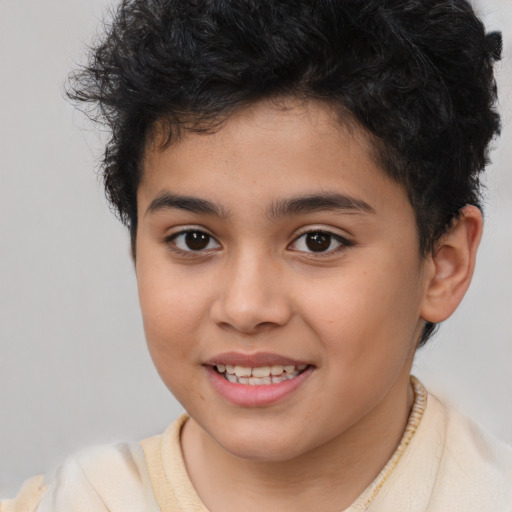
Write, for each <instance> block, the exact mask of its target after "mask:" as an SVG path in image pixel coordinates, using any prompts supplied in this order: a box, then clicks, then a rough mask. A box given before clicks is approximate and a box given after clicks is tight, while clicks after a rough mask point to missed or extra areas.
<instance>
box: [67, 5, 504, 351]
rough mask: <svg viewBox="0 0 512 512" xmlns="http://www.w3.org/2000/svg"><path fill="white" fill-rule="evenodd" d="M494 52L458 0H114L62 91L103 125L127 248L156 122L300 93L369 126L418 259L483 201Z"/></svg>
mask: <svg viewBox="0 0 512 512" xmlns="http://www.w3.org/2000/svg"><path fill="white" fill-rule="evenodd" d="M500 55H501V34H499V33H496V32H493V33H491V34H487V35H486V33H485V30H484V27H483V24H482V23H481V21H480V20H479V19H478V18H477V16H476V15H475V13H474V11H473V9H472V7H471V5H470V4H469V3H468V2H467V1H466V0H450V1H446V0H347V1H340V0H123V1H122V2H121V4H120V5H119V7H118V8H117V10H116V11H115V12H114V13H113V17H112V20H111V22H110V23H109V24H108V25H107V27H106V32H105V34H104V36H103V38H102V40H101V41H100V43H99V44H98V45H96V46H95V47H94V48H92V49H91V54H90V58H89V64H88V65H87V66H85V67H84V68H82V69H79V70H78V71H76V72H75V73H73V74H72V75H71V76H70V82H69V84H68V95H69V96H70V98H72V99H73V100H75V101H78V102H85V104H84V103H81V104H82V105H89V106H90V107H92V108H87V107H86V106H84V107H83V108H84V109H85V110H86V111H87V112H88V114H89V115H90V116H92V117H93V118H94V119H95V120H96V121H98V122H101V123H105V124H106V125H107V126H108V128H109V130H110V133H111V138H110V140H109V142H108V144H107V146H106V150H105V155H104V159H103V165H102V172H103V177H104V183H105V189H106V195H107V198H108V200H109V201H110V203H111V205H112V206H113V207H114V209H115V211H116V212H117V214H118V216H119V217H120V219H121V220H122V221H123V222H124V223H125V224H126V225H127V226H128V227H129V229H130V232H131V238H132V248H133V247H134V241H135V236H136V229H137V204H136V191H137V187H138V185H139V182H140V179H141V173H142V171H143V169H142V165H141V163H142V159H143V156H144V151H145V148H146V146H147V144H148V141H149V140H150V138H151V135H152V130H153V129H154V127H155V124H156V123H158V125H159V127H163V128H164V129H165V130H166V135H167V137H166V140H167V144H171V143H172V142H173V141H174V140H176V138H177V137H179V134H180V133H181V132H182V131H183V130H193V131H209V130H214V129H216V128H217V127H219V126H220V125H221V124H222V122H223V121H224V120H226V119H227V118H228V117H229V115H230V114H232V113H233V112H234V111H236V110H237V109H240V108H243V107H244V106H247V105H248V104H251V103H254V102H256V101H259V100H262V99H266V98H280V97H289V96H299V97H302V98H312V99H319V100H323V101H326V102H329V104H331V105H332V106H333V108H335V109H336V108H337V109H339V111H340V113H341V114H342V119H343V114H344V115H345V118H346V117H347V116H350V118H351V119H353V120H355V122H356V123H357V124H358V125H359V126H360V127H362V129H363V130H365V131H366V132H367V133H368V134H369V135H370V137H371V139H372V141H373V144H374V147H375V150H376V151H375V152H376V158H377V160H378V163H379V165H380V166H381V167H382V168H383V170H384V171H385V172H386V173H388V174H389V175H390V176H391V177H392V178H393V179H395V180H396V181H397V182H398V183H400V184H402V186H404V188H405V189H406V191H407V193H408V196H409V199H410V202H411V204H412V206H413V208H414V211H415V214H416V220H417V225H418V232H419V240H420V248H419V249H420V252H421V254H422V255H426V254H428V253H429V252H431V251H433V250H434V248H435V244H436V241H438V239H439V238H440V236H441V235H442V234H443V233H444V232H445V231H446V229H447V227H448V226H449V225H450V223H451V222H452V220H453V219H454V218H456V216H457V215H458V214H459V212H460V210H461V208H462V207H464V206H465V205H466V204H473V205H477V206H479V207H480V206H481V205H480V202H481V197H480V181H479V175H480V173H481V171H483V169H484V168H485V166H486V164H487V163H488V149H487V148H488V145H489V142H490V141H491V139H492V138H493V136H494V135H495V134H497V133H498V132H499V129H500V121H499V116H498V114H497V113H496V111H495V109H494V104H495V101H496V84H495V80H494V76H493V69H492V64H493V61H495V60H498V59H499V58H500ZM434 328H435V326H434V324H430V323H428V324H427V325H426V327H425V330H424V332H423V336H422V338H421V341H420V345H421V344H424V343H425V341H426V340H427V339H428V338H429V336H431V334H432V333H433V331H434Z"/></svg>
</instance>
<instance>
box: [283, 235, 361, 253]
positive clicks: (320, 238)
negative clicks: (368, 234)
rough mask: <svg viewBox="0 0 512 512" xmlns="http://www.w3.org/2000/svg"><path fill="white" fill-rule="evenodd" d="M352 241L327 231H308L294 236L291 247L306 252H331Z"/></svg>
mask: <svg viewBox="0 0 512 512" xmlns="http://www.w3.org/2000/svg"><path fill="white" fill-rule="evenodd" d="M350 245H352V242H350V241H349V240H347V239H346V238H343V237H342V236H340V235H335V234H334V233H329V232H328V231H309V232H308V233H303V234H302V235H301V236H299V237H298V238H296V239H295V240H294V241H293V242H292V244H291V246H290V247H291V248H292V249H293V250H294V251H301V252H306V253H333V252H335V251H336V250H337V249H339V248H340V247H348V246H350Z"/></svg>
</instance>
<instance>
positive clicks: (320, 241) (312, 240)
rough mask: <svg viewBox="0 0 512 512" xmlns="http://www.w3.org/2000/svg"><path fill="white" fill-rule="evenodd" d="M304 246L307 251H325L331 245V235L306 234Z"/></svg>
mask: <svg viewBox="0 0 512 512" xmlns="http://www.w3.org/2000/svg"><path fill="white" fill-rule="evenodd" d="M306 245H307V246H308V249H309V250H311V251H314V252H322V251H326V250H327V249H329V247H330V245H331V235H327V234H325V233H308V235H307V236H306Z"/></svg>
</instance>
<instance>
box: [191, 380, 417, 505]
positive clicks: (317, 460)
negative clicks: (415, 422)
mask: <svg viewBox="0 0 512 512" xmlns="http://www.w3.org/2000/svg"><path fill="white" fill-rule="evenodd" d="M399 380H400V379H399ZM413 400H414V393H413V391H412V387H411V385H410V383H409V382H408V380H407V382H406V383H404V382H403V381H402V380H400V382H396V383H395V386H393V388H392V389H391V390H390V392H389V393H388V394H387V395H386V397H385V399H384V400H383V401H382V402H381V403H380V404H379V405H378V406H377V407H375V408H374V409H373V410H372V411H371V412H370V413H369V414H367V415H366V416H365V417H364V418H362V419H361V420H360V421H359V422H358V423H357V424H355V425H353V426H352V427H351V428H350V429H348V430H347V431H345V432H343V433H342V434H341V435H339V436H338V437H336V438H334V439H332V440H331V441H329V442H328V443H325V444H323V445H321V446H319V447H317V448H315V449H314V450H311V451H308V452H307V453H304V454H301V455H300V456H299V457H296V458H294V459H293V460H286V461H271V462H266V461H253V460H245V459H241V458H239V457H236V456H234V455H232V454H230V453H229V452H227V451H226V450H224V449H223V448H222V447H221V446H219V445H218V444H217V443H216V442H215V441H214V440H213V439H212V438H211V437H210V436H209V435H208V434H207V433H206V432H205V431H204V430H203V429H202V428H201V427H200V426H199V425H198V424H197V423H196V422H195V421H194V420H193V419H190V420H189V421H188V422H187V423H186V425H185V427H184V431H183V433H182V450H183V453H184V459H185V464H186V467H187V471H188V474H189V476H190V479H191V481H192V484H193V486H194V488H195V489H196V491H197V493H198V495H199V497H200V498H201V500H202V501H203V503H204V504H205V505H206V507H207V508H208V510H210V511H212V512H217V511H220V510H222V511H223V512H235V511H236V512H239V511H240V510H244V511H246V512H253V511H260V510H262V509H268V510H294V511H296V512H301V511H303V510H304V511H311V510H322V511H326V512H327V511H331V510H332V511H335V510H343V509H345V508H347V507H348V506H350V505H351V504H352V503H353V502H354V501H355V500H356V499H357V497H358V496H359V495H360V494H361V493H362V492H363V491H364V489H365V488H366V487H367V486H368V485H369V484H370V483H371V482H372V481H373V480H374V479H375V478H376V476H377V475H378V474H379V472H380V470H381V469H382V468H383V467H384V466H385V464H386V463H387V461H388V460H389V459H390V458H391V456H392V455H393V452H394V451H395V450H396V447H397V446H398V444H399V443H400V440H401V438H402V435H403V432H404V430H405V427H406V424H407V419H408V417H409V413H410V410H411V407H412V403H413ZM219 489H222V491H219Z"/></svg>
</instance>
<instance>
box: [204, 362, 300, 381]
mask: <svg viewBox="0 0 512 512" xmlns="http://www.w3.org/2000/svg"><path fill="white" fill-rule="evenodd" d="M307 366H308V365H306V364H301V365H298V366H295V365H286V366H283V365H272V366H258V367H254V368H251V367H249V366H238V365H231V364H226V365H224V364H217V365H215V366H214V369H215V371H216V372H217V373H219V374H220V375H222V376H223V377H224V378H225V379H226V380H228V381H229V382H231V383H233V384H245V385H248V386H268V385H270V384H279V383H281V382H285V381H287V380H291V379H293V378H295V377H297V376H298V375H300V374H301V373H302V372H303V371H304V370H305V369H306V368H307Z"/></svg>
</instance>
